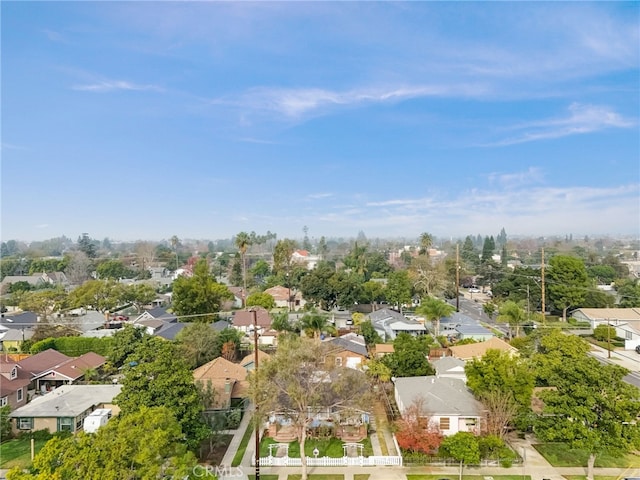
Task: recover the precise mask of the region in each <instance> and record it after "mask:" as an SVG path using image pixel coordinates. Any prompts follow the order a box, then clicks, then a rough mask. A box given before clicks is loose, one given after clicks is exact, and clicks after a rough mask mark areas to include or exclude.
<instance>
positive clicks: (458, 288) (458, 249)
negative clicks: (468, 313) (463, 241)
mask: <svg viewBox="0 0 640 480" xmlns="http://www.w3.org/2000/svg"><path fill="white" fill-rule="evenodd" d="M459 311H460V245H459V244H457V243H456V312H459Z"/></svg>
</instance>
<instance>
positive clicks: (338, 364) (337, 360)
mask: <svg viewBox="0 0 640 480" xmlns="http://www.w3.org/2000/svg"><path fill="white" fill-rule="evenodd" d="M341 366H342V357H336V367H341Z"/></svg>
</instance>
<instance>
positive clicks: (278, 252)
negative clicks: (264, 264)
mask: <svg viewBox="0 0 640 480" xmlns="http://www.w3.org/2000/svg"><path fill="white" fill-rule="evenodd" d="M296 247H297V244H296V242H295V241H294V240H291V239H289V238H285V239H282V240H278V242H277V243H276V246H275V248H274V250H273V273H275V274H282V275H283V276H284V278H285V279H286V280H287V281H286V282H285V287H287V288H291V284H290V283H289V274H290V273H291V269H292V267H293V263H292V262H293V259H292V257H291V256H292V255H293V252H295V250H296Z"/></svg>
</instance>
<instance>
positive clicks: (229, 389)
mask: <svg viewBox="0 0 640 480" xmlns="http://www.w3.org/2000/svg"><path fill="white" fill-rule="evenodd" d="M258 361H260V358H258ZM193 379H194V381H195V382H196V383H199V384H200V385H201V386H202V387H203V388H209V386H210V387H211V388H212V389H213V391H214V392H215V393H214V397H213V403H212V404H211V405H208V406H207V409H208V410H226V409H228V408H230V407H231V401H232V400H241V399H243V398H246V397H247V395H248V391H249V382H248V381H247V370H246V369H245V367H243V366H242V365H239V364H237V363H233V362H230V361H229V360H226V359H225V358H223V357H218V358H214V359H213V360H211V361H210V362H208V363H205V364H204V365H202V366H200V367H198V368H196V369H195V370H194V371H193Z"/></svg>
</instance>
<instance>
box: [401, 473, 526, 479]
mask: <svg viewBox="0 0 640 480" xmlns="http://www.w3.org/2000/svg"><path fill="white" fill-rule="evenodd" d="M492 477H493V480H523V478H524V479H525V480H531V476H529V475H526V476H525V477H523V476H522V475H492ZM458 478H459V477H458V475H446V474H440V475H412V474H409V475H407V480H458ZM484 478H485V477H484V476H483V475H463V476H462V480H484Z"/></svg>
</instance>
